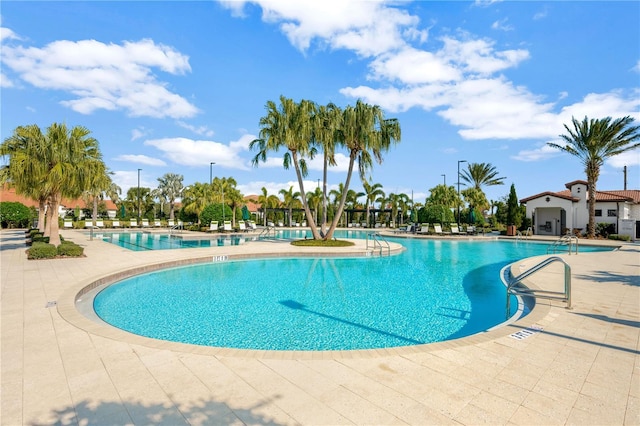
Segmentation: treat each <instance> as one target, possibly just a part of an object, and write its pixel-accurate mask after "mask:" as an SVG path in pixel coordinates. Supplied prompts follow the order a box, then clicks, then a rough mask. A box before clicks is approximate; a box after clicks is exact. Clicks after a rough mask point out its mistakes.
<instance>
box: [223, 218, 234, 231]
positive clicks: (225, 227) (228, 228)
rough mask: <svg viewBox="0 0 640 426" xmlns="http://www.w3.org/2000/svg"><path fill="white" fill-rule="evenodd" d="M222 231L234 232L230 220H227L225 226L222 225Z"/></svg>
mask: <svg viewBox="0 0 640 426" xmlns="http://www.w3.org/2000/svg"><path fill="white" fill-rule="evenodd" d="M222 230H223V231H229V232H233V228H232V227H231V221H230V220H225V221H224V224H223V225H222Z"/></svg>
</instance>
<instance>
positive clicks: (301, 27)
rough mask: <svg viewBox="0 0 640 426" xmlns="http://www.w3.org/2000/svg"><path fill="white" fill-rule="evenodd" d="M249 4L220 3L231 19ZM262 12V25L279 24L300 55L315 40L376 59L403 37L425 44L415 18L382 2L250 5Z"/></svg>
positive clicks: (270, 0) (261, 0) (263, 1)
mask: <svg viewBox="0 0 640 426" xmlns="http://www.w3.org/2000/svg"><path fill="white" fill-rule="evenodd" d="M246 3H249V2H228V1H225V2H222V3H221V4H222V5H223V6H225V7H227V8H229V9H231V10H232V12H233V13H234V15H235V16H239V15H241V14H242V13H243V8H244V5H245V4H246ZM250 3H254V4H257V5H259V6H260V7H261V8H262V19H263V20H264V21H265V22H270V23H279V24H280V29H281V30H282V32H283V33H284V34H285V35H286V36H287V38H288V39H289V41H290V42H291V44H293V45H294V46H295V47H296V48H298V49H299V50H301V51H305V50H307V49H308V48H309V47H310V46H311V43H312V41H314V40H315V39H317V40H319V42H320V43H321V44H326V45H328V46H329V47H331V48H333V49H349V50H353V51H354V52H356V53H357V54H358V55H360V56H371V55H377V54H380V53H383V52H387V51H389V50H392V49H396V48H399V47H402V46H404V45H405V40H404V36H410V37H411V39H413V40H415V39H419V40H426V38H427V35H428V33H427V32H426V31H422V30H419V29H418V28H417V25H418V23H419V18H418V17H416V16H412V15H410V14H409V13H408V12H406V11H404V10H400V9H398V8H395V7H390V6H388V5H387V4H385V2H383V1H373V0H372V1H355V2H354V1H340V2H333V1H329V2H320V1H289V0H257V1H252V2H250Z"/></svg>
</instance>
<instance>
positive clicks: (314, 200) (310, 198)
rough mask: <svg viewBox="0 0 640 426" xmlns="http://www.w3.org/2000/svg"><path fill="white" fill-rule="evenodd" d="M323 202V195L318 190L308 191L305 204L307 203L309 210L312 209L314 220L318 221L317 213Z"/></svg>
mask: <svg viewBox="0 0 640 426" xmlns="http://www.w3.org/2000/svg"><path fill="white" fill-rule="evenodd" d="M322 201H323V193H322V190H321V189H320V188H316V189H314V190H313V191H309V192H308V193H307V202H308V203H309V208H313V211H315V213H316V215H315V219H316V221H318V211H319V210H320V206H321V205H322Z"/></svg>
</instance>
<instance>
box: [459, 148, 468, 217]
mask: <svg viewBox="0 0 640 426" xmlns="http://www.w3.org/2000/svg"><path fill="white" fill-rule="evenodd" d="M466 162H467V160H458V225H460V163H466Z"/></svg>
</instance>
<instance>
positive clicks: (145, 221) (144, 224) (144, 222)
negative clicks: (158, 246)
mask: <svg viewBox="0 0 640 426" xmlns="http://www.w3.org/2000/svg"><path fill="white" fill-rule="evenodd" d="M142 227H143V228H148V227H149V219H142Z"/></svg>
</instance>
